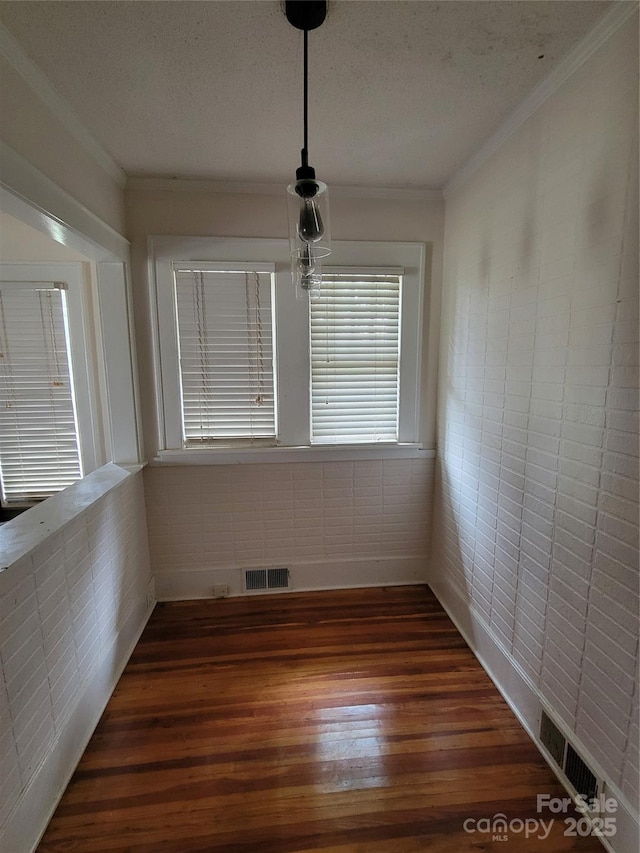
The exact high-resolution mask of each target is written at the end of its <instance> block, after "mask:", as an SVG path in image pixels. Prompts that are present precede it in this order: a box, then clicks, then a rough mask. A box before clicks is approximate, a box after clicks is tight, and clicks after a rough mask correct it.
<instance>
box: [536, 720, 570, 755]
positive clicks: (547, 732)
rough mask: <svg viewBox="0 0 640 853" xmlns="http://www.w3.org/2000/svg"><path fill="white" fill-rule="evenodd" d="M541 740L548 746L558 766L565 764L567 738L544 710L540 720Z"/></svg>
mask: <svg viewBox="0 0 640 853" xmlns="http://www.w3.org/2000/svg"><path fill="white" fill-rule="evenodd" d="M540 741H541V742H542V744H543V745H544V746H545V747H546V748H547V751H548V753H549V755H550V756H551V757H552V758H553V760H554V761H555V763H556V764H557V765H558V767H560V768H562V767H563V766H564V748H565V744H566V742H567V741H566V738H565V736H564V735H563V734H562V732H561V731H560V729H559V728H558V727H557V726H556V724H555V723H554V722H553V721H552V720H551V719H550V718H549V717H547V715H546V714H545V712H544V711H543V712H542V719H541V721H540Z"/></svg>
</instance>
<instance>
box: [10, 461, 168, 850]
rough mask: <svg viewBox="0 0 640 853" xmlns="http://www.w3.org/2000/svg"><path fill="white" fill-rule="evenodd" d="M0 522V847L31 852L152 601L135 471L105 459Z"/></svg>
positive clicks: (139, 486) (138, 478) (140, 488)
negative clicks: (39, 501) (41, 500)
mask: <svg viewBox="0 0 640 853" xmlns="http://www.w3.org/2000/svg"><path fill="white" fill-rule="evenodd" d="M28 516H29V517H28V518H27V516H26V515H25V516H21V517H19V518H17V519H14V521H12V522H9V523H8V524H7V525H4V526H3V529H2V530H0V548H1V551H2V556H3V560H2V567H3V569H2V571H0V658H1V660H2V671H3V679H2V682H0V850H3V851H5V850H6V851H12V853H25V851H28V850H31V849H33V847H34V846H35V844H36V843H37V841H38V839H39V836H40V834H41V832H43V831H44V829H45V827H46V825H47V822H48V820H49V817H50V815H51V813H52V811H53V808H54V807H55V805H56V803H57V801H58V799H59V797H60V796H61V795H62V793H63V791H64V788H65V786H66V784H67V783H68V781H69V779H70V777H71V774H72V773H73V771H74V769H75V766H76V764H77V762H78V761H79V759H80V756H81V755H82V752H83V750H84V748H85V746H86V744H87V743H88V741H89V738H90V736H91V733H92V732H93V729H94V727H95V725H96V723H97V722H98V720H99V719H100V715H101V713H102V711H103V709H104V706H105V705H106V703H107V700H108V699H109V696H110V695H111V691H112V690H113V688H114V687H115V684H116V682H117V680H118V678H119V676H120V673H121V671H122V669H123V668H124V665H125V664H126V662H127V660H128V658H129V656H130V654H131V651H132V650H133V646H134V644H135V643H136V642H137V639H138V637H139V635H140V633H141V631H142V628H143V627H144V625H145V624H146V621H147V618H148V615H149V612H150V609H151V607H152V606H153V601H152V600H150V591H151V589H152V586H151V585H150V573H149V559H148V551H147V534H146V523H145V513H144V491H143V483H142V473H141V472H137V473H131V472H129V471H127V470H125V469H123V468H120V467H119V466H117V465H113V464H109V465H105V466H104V467H103V468H100V469H99V470H98V471H95V472H94V473H93V474H89V475H88V476H87V477H86V478H85V479H84V480H81V481H80V482H79V483H77V484H76V485H75V486H70V487H69V488H68V489H65V491H64V492H60V493H59V494H57V495H55V496H54V497H52V498H49V499H48V500H47V501H45V502H44V503H42V504H40V505H39V506H37V507H36V508H34V509H33V510H31V511H30V512H29V513H28Z"/></svg>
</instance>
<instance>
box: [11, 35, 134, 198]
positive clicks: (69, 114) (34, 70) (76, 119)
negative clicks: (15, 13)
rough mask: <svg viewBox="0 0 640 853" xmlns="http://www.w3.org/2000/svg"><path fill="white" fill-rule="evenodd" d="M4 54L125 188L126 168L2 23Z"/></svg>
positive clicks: (41, 98) (74, 134) (63, 124)
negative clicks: (89, 127) (114, 157)
mask: <svg viewBox="0 0 640 853" xmlns="http://www.w3.org/2000/svg"><path fill="white" fill-rule="evenodd" d="M0 54H2V55H3V56H4V57H5V58H6V60H7V61H8V62H9V63H10V64H11V65H12V66H13V68H14V69H15V70H16V71H17V72H18V74H20V76H21V77H22V78H23V79H24V80H25V82H26V83H27V85H28V86H29V87H30V89H31V90H32V91H33V92H34V94H36V95H37V96H38V97H39V98H40V100H41V101H42V102H43V103H44V104H45V106H46V107H47V108H48V109H49V110H50V111H51V112H52V113H53V114H54V116H55V117H56V118H57V119H58V121H59V122H60V123H61V124H62V126H63V127H64V128H65V130H67V131H68V132H69V133H70V134H71V135H72V136H73V137H74V138H75V139H76V140H77V141H78V142H79V143H80V144H81V145H82V147H83V148H84V149H85V151H86V152H87V153H88V154H89V155H90V156H91V157H92V158H93V160H94V161H95V162H96V163H97V164H98V165H99V166H101V167H102V168H103V169H104V170H105V172H106V173H107V174H108V175H109V176H110V177H111V178H113V180H114V181H115V182H116V183H117V184H118V185H119V186H120V187H124V185H125V183H126V180H127V176H126V174H125V173H124V171H123V170H122V169H121V168H120V166H118V164H117V163H116V161H115V160H114V159H113V158H112V157H111V155H110V154H109V153H108V152H107V151H106V150H105V149H104V148H103V147H102V145H101V144H100V142H98V140H97V139H96V138H95V136H94V135H93V134H92V133H91V131H90V130H89V129H88V128H87V126H86V125H85V124H84V122H83V121H82V119H81V118H80V116H79V115H78V114H77V113H76V111H75V110H74V109H73V107H71V106H70V105H69V104H68V103H67V101H65V100H64V98H63V97H62V96H61V95H60V94H58V92H57V90H56V89H55V88H54V87H53V86H52V85H51V83H50V82H49V80H48V79H47V77H46V76H45V75H44V74H43V73H42V71H40V69H39V68H38V66H37V65H36V64H35V63H34V62H32V61H31V59H29V57H28V56H27V54H26V53H25V52H24V50H23V49H22V47H21V46H20V44H19V43H18V42H17V41H16V40H15V39H14V37H13V36H12V35H11V33H10V32H9V30H7V28H6V27H5V26H4V25H3V24H0Z"/></svg>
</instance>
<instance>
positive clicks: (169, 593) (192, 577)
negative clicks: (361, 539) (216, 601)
mask: <svg viewBox="0 0 640 853" xmlns="http://www.w3.org/2000/svg"><path fill="white" fill-rule="evenodd" d="M426 566H427V558H426V557H425V556H419V557H414V556H402V555H401V556H397V557H379V558H371V557H362V558H360V557H357V558H355V557H354V558H352V559H339V560H324V561H320V560H317V561H309V562H302V561H300V562H295V561H290V560H283V561H281V562H277V563H273V564H271V563H266V562H265V563H261V564H256V565H246V566H233V567H229V568H222V569H221V568H198V569H187V570H178V569H176V570H175V571H171V572H169V571H159V572H158V571H157V572H156V573H155V579H156V597H157V599H158V601H183V600H185V599H192V598H211V597H212V596H213V587H214V585H219V584H224V585H226V586H228V587H229V593H230V595H232V596H236V595H244V594H245V593H244V591H243V571H244V569H254V568H280V567H282V568H284V567H287V568H288V569H289V571H290V578H291V587H290V589H291V591H293V592H307V591H313V590H322V589H349V588H355V587H367V586H401V585H407V584H420V583H426Z"/></svg>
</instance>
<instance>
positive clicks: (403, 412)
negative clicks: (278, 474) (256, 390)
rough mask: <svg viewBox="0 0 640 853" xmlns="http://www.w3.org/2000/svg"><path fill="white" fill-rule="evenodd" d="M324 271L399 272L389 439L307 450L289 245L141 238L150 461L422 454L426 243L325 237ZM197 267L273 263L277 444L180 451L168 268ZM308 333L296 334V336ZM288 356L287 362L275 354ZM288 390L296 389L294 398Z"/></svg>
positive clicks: (305, 381)
mask: <svg viewBox="0 0 640 853" xmlns="http://www.w3.org/2000/svg"><path fill="white" fill-rule="evenodd" d="M332 245H333V250H332V255H331V263H330V265H329V266H330V267H332V268H336V267H354V268H360V269H362V268H363V267H381V268H389V267H396V268H402V269H403V270H404V295H403V303H402V310H401V333H400V334H401V356H400V357H401V371H400V423H399V434H398V442H397V443H395V442H394V443H389V444H386V443H380V444H358V445H338V446H333V445H316V446H313V445H311V444H310V441H309V429H310V423H309V411H310V400H309V395H310V383H309V378H308V377H309V351H308V346H306V347H304V346H303V347H301V344H300V341H301V335H300V331H299V330H300V329H301V328H306V326H308V306H307V302H306V300H298V299H296V298H295V294H294V291H293V286H292V284H291V267H290V259H289V246H288V241H286V240H277V239H269V238H256V239H253V238H247V237H242V238H220V237H165V236H153V237H149V241H148V246H149V254H148V257H149V298H150V304H151V310H152V316H153V317H154V320H155V321H154V323H152V332H151V334H152V346H153V364H154V374H155V390H156V416H157V436H156V438H157V449H156V453H155V455H154V462H156V463H168V464H174V465H175V464H226V463H227V462H228V463H231V462H234V463H235V462H238V461H242V462H244V461H246V462H258V461H260V462H262V461H283V462H284V461H294V460H295V461H301V460H307V461H320V460H322V461H327V460H329V459H355V458H367V459H380V458H397V457H406V456H410V457H414V456H416V455H424V453H428V452H426V451H422V449H421V448H422V446H421V444H420V443H419V439H418V437H419V434H420V433H419V417H420V390H421V385H420V383H421V368H422V334H423V306H424V289H425V288H424V276H425V254H426V251H425V244H424V243H414V242H411V243H409V242H385V241H376V242H369V241H335V240H334V241H333V244H332ZM198 263H203V264H206V263H233V264H234V265H235V264H236V263H237V264H238V265H242V264H243V263H245V264H254V263H265V264H273V265H274V267H275V279H276V286H275V300H274V306H273V311H274V317H275V329H276V332H275V334H276V336H277V340H276V356H275V362H276V363H275V371H274V375H275V385H276V388H277V389H279V399H278V403H277V408H278V413H279V414H278V420H279V438H278V442H277V445H276V446H274V447H252V446H251V445H250V443H247V442H242V443H237V442H236V443H232V442H231V443H224V444H223V443H221V444H220V445H218V446H216V447H209V448H206V449H200V448H184V447H182V436H181V426H180V422H181V411H180V408H179V407H180V400H179V380H178V371H179V366H178V364H177V361H176V353H177V351H178V349H177V346H178V345H177V323H176V314H175V306H174V298H173V279H172V269H173V266H174V265H176V266H180V265H184V266H185V267H187V266H188V265H189V264H191V265H194V266H195V265H197V264H198ZM306 334H307V332H306V331H305V333H304V335H305V339H306ZM278 353H287V354H289V356H291V354H292V353H295V357H285V358H283V357H278ZM291 389H296V390H295V393H294V392H292V391H291Z"/></svg>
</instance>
